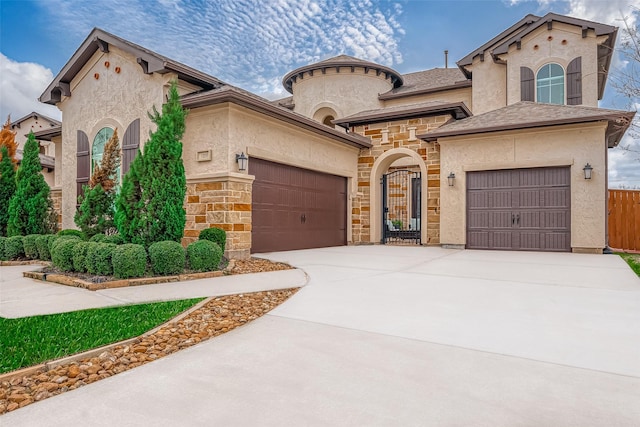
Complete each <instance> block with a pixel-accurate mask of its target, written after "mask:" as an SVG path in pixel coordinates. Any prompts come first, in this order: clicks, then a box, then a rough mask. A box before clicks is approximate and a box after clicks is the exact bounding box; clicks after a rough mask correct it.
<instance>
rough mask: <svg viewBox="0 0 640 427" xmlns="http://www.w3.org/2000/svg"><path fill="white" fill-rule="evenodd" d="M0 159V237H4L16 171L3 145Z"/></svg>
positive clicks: (14, 186) (14, 189)
mask: <svg viewBox="0 0 640 427" xmlns="http://www.w3.org/2000/svg"><path fill="white" fill-rule="evenodd" d="M0 158H1V159H0V236H6V235H7V223H8V222H9V202H10V201H11V197H13V195H14V193H15V192H16V170H15V165H14V164H13V162H12V160H11V157H10V156H9V150H8V149H7V147H6V146H4V145H3V146H1V147H0Z"/></svg>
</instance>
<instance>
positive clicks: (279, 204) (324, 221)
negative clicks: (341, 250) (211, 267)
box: [249, 158, 347, 253]
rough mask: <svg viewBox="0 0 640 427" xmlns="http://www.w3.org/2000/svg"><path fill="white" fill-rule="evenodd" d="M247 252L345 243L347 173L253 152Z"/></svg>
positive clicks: (250, 169) (250, 165) (250, 170)
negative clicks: (276, 160)
mask: <svg viewBox="0 0 640 427" xmlns="http://www.w3.org/2000/svg"><path fill="white" fill-rule="evenodd" d="M249 173H251V174H252V175H255V177H256V179H255V181H254V182H253V191H252V228H251V239H252V242H251V252H254V253H255V252H273V251H288V250H294V249H309V248H321V247H327V246H341V245H346V243H347V179H346V178H344V177H340V176H335V175H329V174H324V173H320V172H315V171H311V170H307V169H300V168H296V167H292V166H287V165H282V164H279V163H274V162H268V161H266V160H260V159H256V158H252V159H251V162H250V164H249Z"/></svg>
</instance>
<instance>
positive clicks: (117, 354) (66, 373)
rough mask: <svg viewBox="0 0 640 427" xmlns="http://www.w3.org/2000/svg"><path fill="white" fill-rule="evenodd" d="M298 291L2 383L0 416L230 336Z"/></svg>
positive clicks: (242, 299)
mask: <svg viewBox="0 0 640 427" xmlns="http://www.w3.org/2000/svg"><path fill="white" fill-rule="evenodd" d="M291 268H293V267H291V266H290V265H288V264H283V263H273V262H271V261H267V260H263V259H258V258H251V259H249V260H244V261H234V265H233V266H232V267H231V269H230V273H231V274H246V273H258V272H264V271H276V270H288V269H291ZM297 291H298V289H297V288H296V289H284V290H275V291H265V292H256V293H251V294H240V295H229V296H222V297H218V298H214V299H212V300H211V301H209V302H208V303H206V304H205V305H204V306H203V307H201V308H199V309H197V310H195V311H193V312H191V313H190V314H188V315H187V316H185V317H183V318H181V319H179V320H177V321H169V322H167V323H166V324H165V325H164V326H162V327H160V328H159V329H158V330H157V331H155V332H153V333H151V334H150V335H148V336H143V337H141V338H140V339H139V340H136V342H135V343H134V344H130V345H118V346H115V347H112V348H111V349H110V350H107V351H104V352H103V353H101V354H100V355H98V356H97V357H89V358H85V359H82V360H78V361H73V362H69V363H65V364H63V365H59V366H57V367H55V368H53V369H51V370H48V371H47V370H46V369H45V368H43V369H40V370H38V371H36V372H35V373H33V374H30V375H26V376H22V377H18V378H13V379H12V380H10V381H3V382H2V383H0V414H4V413H6V412H9V411H13V410H16V409H18V408H22V407H24V406H26V405H29V404H31V403H34V402H37V401H40V400H43V399H46V398H48V397H51V396H55V395H57V394H60V393H64V392H66V391H69V390H74V389H76V388H78V387H82V386H84V385H87V384H91V383H93V382H96V381H100V380H101V379H104V378H108V377H110V376H113V375H117V374H119V373H120V372H124V371H128V370H129V369H133V368H135V367H137V366H141V365H144V364H145V363H149V362H152V361H154V360H156V359H159V358H161V357H164V356H167V355H169V354H172V353H175V352H177V351H180V350H182V349H183V348H187V347H191V346H192V345H195V344H198V343H200V342H203V341H206V340H208V339H209V338H213V337H216V336H218V335H221V334H224V333H225V332H229V331H231V330H233V329H235V328H237V327H238V326H242V325H244V324H246V323H248V322H250V321H252V320H254V319H257V318H258V317H261V316H262V315H264V314H266V313H268V312H269V311H271V310H272V309H274V308H275V307H277V306H278V305H280V304H282V303H283V302H284V301H286V300H287V299H288V298H289V297H291V296H292V295H293V294H295V293H296V292H297Z"/></svg>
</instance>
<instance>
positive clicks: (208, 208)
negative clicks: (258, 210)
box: [182, 176, 252, 259]
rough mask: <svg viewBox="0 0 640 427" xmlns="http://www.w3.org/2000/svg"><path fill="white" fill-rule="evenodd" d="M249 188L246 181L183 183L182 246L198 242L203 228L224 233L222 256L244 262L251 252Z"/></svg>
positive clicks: (224, 179) (217, 179) (222, 179)
mask: <svg viewBox="0 0 640 427" xmlns="http://www.w3.org/2000/svg"><path fill="white" fill-rule="evenodd" d="M251 188H252V180H251V179H249V178H248V177H242V178H238V177H232V176H224V177H215V178H210V179H197V180H187V195H186V200H185V209H186V211H187V222H186V224H185V230H184V238H183V239H182V243H183V245H184V246H186V245H188V244H189V243H191V242H193V241H195V240H197V239H198V235H199V234H200V231H202V230H204V229H205V228H211V227H216V228H221V229H223V230H225V231H226V232H227V247H226V250H225V255H226V256H227V257H228V258H236V259H245V258H248V257H249V256H250V250H251Z"/></svg>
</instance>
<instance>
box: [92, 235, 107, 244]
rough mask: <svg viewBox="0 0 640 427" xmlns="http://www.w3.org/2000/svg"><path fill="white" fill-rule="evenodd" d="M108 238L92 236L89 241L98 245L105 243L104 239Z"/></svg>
mask: <svg viewBox="0 0 640 427" xmlns="http://www.w3.org/2000/svg"><path fill="white" fill-rule="evenodd" d="M106 238H107V236H105V235H104V234H94V235H93V236H91V238H90V239H89V241H90V242H96V243H104V239H106Z"/></svg>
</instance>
